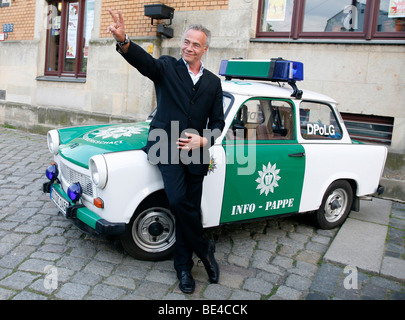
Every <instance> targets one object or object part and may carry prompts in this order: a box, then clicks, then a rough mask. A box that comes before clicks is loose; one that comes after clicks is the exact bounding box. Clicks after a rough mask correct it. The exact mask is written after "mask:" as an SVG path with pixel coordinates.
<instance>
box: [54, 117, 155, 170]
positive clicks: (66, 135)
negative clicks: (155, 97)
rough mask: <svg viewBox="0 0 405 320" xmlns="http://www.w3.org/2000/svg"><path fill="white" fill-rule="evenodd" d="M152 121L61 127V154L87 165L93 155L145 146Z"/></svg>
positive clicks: (78, 163) (71, 160)
mask: <svg viewBox="0 0 405 320" xmlns="http://www.w3.org/2000/svg"><path fill="white" fill-rule="evenodd" d="M149 124H150V123H149V122H139V123H128V124H117V125H100V126H89V127H76V128H67V129H60V130H59V136H60V140H61V142H62V144H61V145H60V146H59V154H60V155H61V156H62V157H63V158H65V159H67V160H69V161H70V162H73V163H75V164H77V165H79V166H81V167H84V168H88V165H89V160H90V158H91V157H92V156H95V155H98V154H105V153H111V152H121V151H129V150H139V149H141V148H143V147H145V146H146V141H147V138H148V132H149Z"/></svg>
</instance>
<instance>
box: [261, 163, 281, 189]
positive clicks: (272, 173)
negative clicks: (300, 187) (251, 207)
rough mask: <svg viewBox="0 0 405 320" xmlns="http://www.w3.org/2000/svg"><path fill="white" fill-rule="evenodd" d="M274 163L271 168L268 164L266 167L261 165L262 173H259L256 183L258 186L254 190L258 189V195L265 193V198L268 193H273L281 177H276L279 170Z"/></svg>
mask: <svg viewBox="0 0 405 320" xmlns="http://www.w3.org/2000/svg"><path fill="white" fill-rule="evenodd" d="M276 165H277V164H276V163H275V164H274V165H273V166H272V165H271V163H270V162H269V163H268V165H267V167H266V166H265V165H263V171H259V172H258V173H259V178H257V179H256V182H257V183H258V184H259V185H258V186H257V188H256V189H260V194H263V193H265V194H266V196H267V195H268V194H269V192H271V193H274V188H276V187H278V180H280V179H281V177H280V176H279V175H278V174H279V173H280V169H277V168H276Z"/></svg>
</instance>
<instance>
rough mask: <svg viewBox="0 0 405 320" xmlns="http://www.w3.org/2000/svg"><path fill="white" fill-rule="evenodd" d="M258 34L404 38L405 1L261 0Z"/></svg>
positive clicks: (288, 36)
mask: <svg viewBox="0 0 405 320" xmlns="http://www.w3.org/2000/svg"><path fill="white" fill-rule="evenodd" d="M258 14H259V16H258V25H257V34H256V36H257V37H267V38H270V37H271V38H274V37H284V38H293V39H298V38H340V39H345V38H346V39H367V40H370V39H376V38H377V39H405V5H404V1H403V0H359V1H356V0H339V1H335V0H259V12H258Z"/></svg>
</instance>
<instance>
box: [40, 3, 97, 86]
mask: <svg viewBox="0 0 405 320" xmlns="http://www.w3.org/2000/svg"><path fill="white" fill-rule="evenodd" d="M48 3H49V6H48V29H47V42H46V43H47V44H46V62H45V75H47V76H57V77H76V78H78V77H85V76H86V71H87V58H88V47H89V41H90V36H91V31H92V29H93V21H94V0H87V1H86V0H76V1H71V0H59V1H49V2H48Z"/></svg>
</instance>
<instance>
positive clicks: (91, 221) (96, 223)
mask: <svg viewBox="0 0 405 320" xmlns="http://www.w3.org/2000/svg"><path fill="white" fill-rule="evenodd" d="M52 189H53V190H56V192H57V193H58V194H59V196H61V197H62V198H63V199H64V200H65V201H67V202H68V203H69V206H68V207H67V208H66V212H63V211H62V210H61V209H60V208H58V209H59V211H60V212H62V214H63V215H65V217H66V218H68V219H72V222H73V223H74V224H75V225H76V226H77V227H78V228H80V229H81V230H83V231H84V232H87V233H92V234H103V235H119V234H123V233H124V232H125V228H126V224H125V223H115V222H109V221H107V220H105V219H102V218H101V217H100V216H99V215H97V214H96V213H94V212H93V211H91V210H90V209H88V208H86V207H85V206H84V205H81V204H74V203H73V202H72V201H71V200H70V199H69V197H68V196H67V194H66V193H65V192H64V191H63V189H62V187H61V186H60V184H59V183H52V182H46V183H44V184H43V187H42V190H43V192H44V193H49V194H50V197H51V199H52V191H53V190H52Z"/></svg>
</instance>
